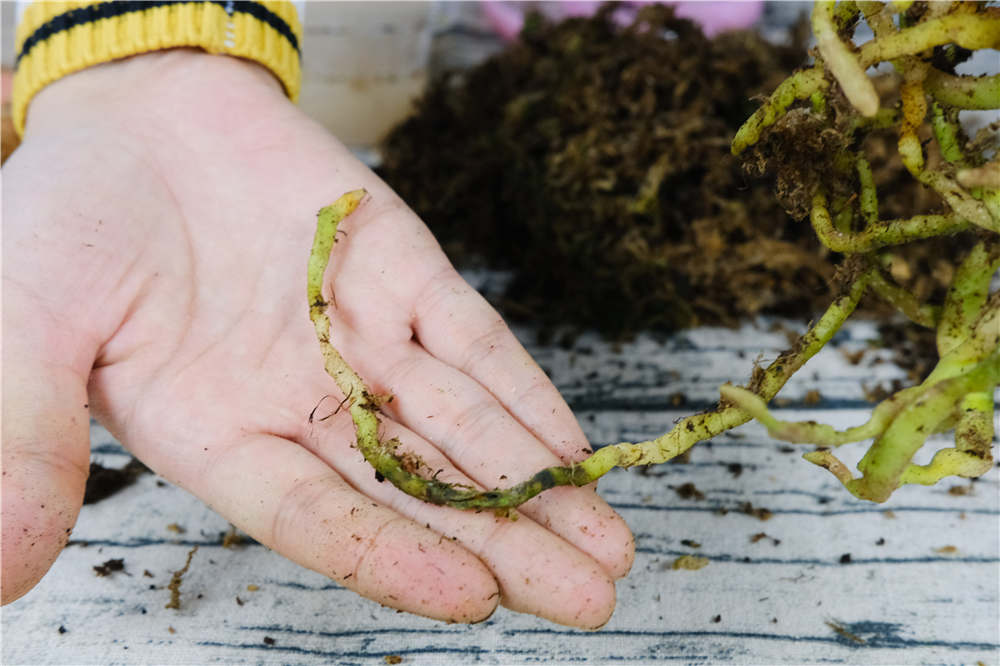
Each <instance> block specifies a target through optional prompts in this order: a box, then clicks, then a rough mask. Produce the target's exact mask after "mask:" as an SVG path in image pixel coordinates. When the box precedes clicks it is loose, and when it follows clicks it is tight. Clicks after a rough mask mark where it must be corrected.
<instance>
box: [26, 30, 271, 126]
mask: <svg viewBox="0 0 1000 666" xmlns="http://www.w3.org/2000/svg"><path fill="white" fill-rule="evenodd" d="M288 106H290V103H289V102H288V100H287V98H286V97H285V94H284V91H283V88H282V86H281V84H280V82H279V81H278V80H277V79H276V78H275V77H274V76H273V75H272V74H271V73H270V72H269V71H268V70H267V69H266V68H265V67H263V66H261V65H259V64H257V63H255V62H252V61H249V60H244V59H241V58H234V57H230V56H224V55H214V54H209V53H205V52H204V51H200V50H198V49H184V48H180V49H169V50H165V51H154V52H150V53H144V54H141V55H137V56H132V57H129V58H125V59H122V60H115V61H112V62H108V63H102V64H99V65H95V66H92V67H88V68H87V69H84V70H81V71H79V72H76V73H73V74H70V75H67V76H65V77H63V78H61V79H59V80H58V81H55V82H54V83H52V84H50V85H48V86H46V87H45V88H44V89H42V90H41V91H40V92H39V93H38V94H37V95H36V96H35V97H34V99H33V100H32V103H31V107H30V113H29V114H28V117H27V122H26V125H25V137H26V139H27V138H29V137H30V136H32V135H35V134H44V133H51V132H58V131H62V130H68V129H72V128H86V129H88V130H93V129H95V128H100V127H108V128H110V129H113V130H115V131H119V132H128V131H130V130H132V129H135V130H136V131H139V132H140V133H144V132H141V129H142V128H147V129H148V128H152V127H157V126H164V125H168V126H169V125H179V126H180V125H183V123H185V122H188V121H197V120H198V118H199V117H201V118H202V119H205V120H207V119H210V118H212V117H213V115H215V114H218V113H228V114H229V115H230V116H236V117H238V116H239V115H241V114H258V113H264V112H265V111H266V110H267V109H269V108H275V107H279V108H280V107H288Z"/></svg>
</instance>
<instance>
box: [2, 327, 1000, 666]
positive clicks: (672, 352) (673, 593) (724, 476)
mask: <svg viewBox="0 0 1000 666" xmlns="http://www.w3.org/2000/svg"><path fill="white" fill-rule="evenodd" d="M788 326H789V327H796V326H797V325H795V324H792V323H789V324H788ZM519 333H520V335H521V336H522V338H523V339H524V340H526V341H528V342H530V341H531V339H532V338H533V335H532V334H531V332H530V331H524V330H522V331H520V332H519ZM874 334H875V331H874V328H873V326H872V325H870V324H867V323H864V322H861V323H856V324H854V325H851V326H850V327H849V328H848V329H847V330H846V331H844V332H842V333H841V334H840V335H838V337H837V338H836V339H835V341H834V342H835V348H831V349H826V350H824V351H823V352H821V353H820V354H819V355H818V356H817V357H816V358H815V359H814V360H813V361H811V362H810V363H809V364H808V365H807V366H806V367H805V368H804V370H803V371H802V372H801V373H800V376H797V377H796V378H794V379H793V381H792V382H791V383H790V385H789V386H788V387H787V388H786V390H785V391H784V392H783V394H782V395H783V396H784V397H786V398H787V399H789V400H790V402H789V403H788V404H787V406H786V407H785V408H784V409H782V410H780V413H781V416H782V418H814V419H817V420H822V421H827V422H831V423H835V424H837V425H839V426H841V427H843V426H847V425H851V424H856V423H859V422H861V421H863V420H864V419H865V418H867V412H868V410H869V409H870V405H868V403H866V402H865V401H864V394H863V390H862V388H861V384H862V383H865V384H867V385H869V386H871V385H874V384H875V383H877V382H879V381H882V382H889V381H891V380H892V379H893V378H898V377H901V376H902V373H901V372H900V371H899V370H898V369H897V368H895V367H893V366H892V365H891V364H888V363H877V364H874V365H872V364H871V363H872V361H873V360H874V359H875V358H877V357H878V354H874V353H872V352H869V353H868V354H866V356H865V357H864V359H863V360H862V362H861V363H860V364H858V365H850V364H849V363H848V362H847V361H846V360H845V358H844V355H843V354H842V353H841V350H855V349H860V348H862V347H864V346H866V345H867V340H869V339H871V338H872V337H873V336H874ZM785 344H786V337H785V335H784V334H783V333H781V332H780V331H770V330H769V326H767V325H763V324H762V325H760V326H748V327H745V328H744V329H743V330H740V331H728V330H718V329H698V330H694V331H687V332H683V333H680V334H677V335H675V336H673V337H670V338H666V339H660V340H656V339H653V338H650V337H643V338H640V339H639V340H637V341H635V342H632V343H628V344H625V345H622V346H621V347H620V349H616V348H615V347H614V346H612V345H608V344H606V343H603V342H601V341H600V340H597V339H596V338H592V337H588V336H584V337H582V338H580V339H578V340H577V341H576V342H575V344H574V345H572V347H571V348H569V349H562V348H559V347H552V346H545V347H540V346H537V345H531V344H529V347H530V351H531V352H532V353H533V355H534V356H535V357H536V358H537V359H538V360H539V362H540V363H541V364H542V366H543V367H545V368H546V369H547V370H548V371H549V373H550V374H551V376H552V377H553V379H554V380H555V381H556V383H557V385H558V386H559V387H560V389H561V390H562V391H563V392H564V394H565V396H566V397H567V399H568V400H569V402H570V403H571V405H572V406H573V407H574V409H575V410H576V412H577V414H578V415H579V417H580V418H581V422H582V423H583V425H584V428H585V430H586V431H587V433H588V435H589V436H590V438H591V439H592V441H594V442H595V443H596V444H607V443H613V442H616V441H620V440H634V439H641V438H648V437H651V436H655V435H657V434H660V433H661V432H663V431H664V430H666V429H667V428H669V427H670V425H671V424H672V422H673V421H674V419H677V418H679V417H681V416H684V415H686V414H688V413H690V412H691V411H693V410H697V409H700V408H703V407H706V406H708V405H709V404H710V403H711V402H712V401H714V400H715V398H716V396H717V389H718V385H719V384H721V383H723V382H725V381H735V382H742V381H744V380H745V379H746V377H747V375H748V372H749V368H750V366H751V364H752V362H753V359H754V358H755V357H757V356H758V354H763V355H764V358H765V359H769V358H773V357H774V355H775V354H776V353H777V352H778V351H779V350H780V349H781V348H782V347H783V346H784V345H785ZM811 389H817V390H819V392H820V394H821V396H822V399H821V400H820V402H818V403H816V404H812V405H807V404H805V401H804V396H805V395H806V393H807V392H808V391H809V390H811ZM676 394H683V395H684V397H685V400H686V404H685V405H682V406H674V405H673V404H672V400H674V401H675V400H678V399H679V398H676V397H673V396H675V395H676ZM940 441H941V442H942V443H943V442H944V441H945V440H944V439H941V440H940ZM92 442H93V445H94V446H93V450H94V455H95V457H96V458H97V459H99V460H101V461H102V462H103V463H105V464H108V465H115V466H120V465H122V464H124V462H125V461H126V460H127V457H126V455H125V454H124V452H123V450H122V449H121V448H120V446H119V445H118V444H117V443H115V442H113V440H111V438H110V437H109V436H108V434H107V433H106V431H104V430H103V429H102V428H100V427H99V426H94V427H93V430H92ZM852 453H853V454H854V457H853V458H851V456H850V455H847V456H845V457H846V458H848V459H850V460H851V461H852V464H853V462H854V461H856V460H857V458H859V457H860V455H861V453H862V447H860V446H859V447H857V451H852ZM685 483H693V484H695V486H696V487H697V489H698V490H700V491H701V492H702V493H703V494H704V495H705V497H704V499H701V500H695V499H682V498H681V496H680V495H679V494H678V492H676V490H675V489H676V488H677V487H678V486H680V485H682V484H685ZM951 486H969V488H970V492H969V493H968V494H965V495H954V494H950V493H949V492H948V490H949V488H950V487H951ZM998 489H1000V480H998V473H997V469H996V468H994V469H993V470H992V471H991V472H990V473H989V474H987V475H986V476H985V477H984V478H982V479H980V480H979V481H977V482H975V483H972V484H969V483H967V482H964V481H962V480H958V479H955V480H946V481H944V482H943V483H942V484H940V485H939V486H936V487H933V488H910V487H908V488H903V489H902V490H900V491H898V492H897V493H896V494H895V495H894V496H893V498H892V499H891V500H890V501H889V502H888V503H886V504H885V505H875V504H871V503H867V502H861V501H859V500H855V499H853V498H852V497H851V496H850V495H849V494H848V493H847V492H846V491H845V490H844V489H843V488H841V487H840V486H839V484H837V483H836V482H835V481H834V479H833V478H832V477H831V476H829V475H828V474H827V473H826V472H825V471H823V470H821V469H818V468H816V467H814V466H812V465H810V464H808V463H806V462H805V461H803V460H801V458H800V455H799V452H798V451H797V450H794V451H793V450H791V449H790V447H788V446H786V445H784V444H782V443H779V442H775V441H773V440H770V439H769V438H768V437H767V435H766V433H765V432H764V431H763V429H761V428H760V427H759V426H757V425H755V424H748V425H747V426H744V427H742V428H740V429H738V430H737V431H735V432H734V433H730V434H726V435H723V436H721V437H719V438H717V439H716V440H714V441H712V442H708V443H702V444H699V445H697V446H696V447H695V448H694V450H693V452H692V455H691V459H690V462H689V463H687V464H667V465H663V466H659V467H656V468H651V469H649V470H646V471H645V473H643V472H640V471H637V470H633V471H615V472H613V473H612V474H610V475H609V476H608V477H607V478H606V479H605V480H604V481H603V482H602V483H601V485H600V492H601V494H602V495H603V496H604V497H605V498H607V499H608V500H609V501H610V502H611V503H612V505H613V506H615V507H616V508H617V510H618V511H620V512H621V513H622V515H623V516H624V517H625V519H626V520H627V522H628V524H629V525H630V526H631V528H632V529H633V531H634V532H635V534H636V537H637V544H638V555H637V558H636V563H635V567H634V568H633V571H632V573H631V574H630V575H629V576H628V577H627V578H626V579H624V580H623V581H621V582H619V584H618V598H619V601H618V610H617V611H616V612H615V615H614V617H613V618H612V620H611V622H610V623H609V624H608V625H607V626H606V627H605V628H604V629H603V630H601V631H598V632H595V633H587V632H582V631H575V630H570V629H566V628H563V627H558V626H556V625H552V624H549V623H547V622H544V621H542V620H539V619H537V618H533V617H528V616H520V615H515V614H512V613H509V612H507V611H504V610H500V611H498V612H497V613H496V614H495V615H494V616H493V617H492V618H491V619H490V620H488V621H487V622H484V623H482V624H479V625H475V626H461V625H446V624H441V623H437V622H433V621H429V620H425V619H422V618H416V617H411V616H407V615H403V614H397V613H396V612H395V611H392V610H389V609H386V608H382V607H380V606H378V605H377V604H375V603H372V602H369V601H366V600H363V599H361V598H359V597H357V596H356V595H354V594H353V593H351V592H349V591H347V590H345V589H344V588H341V587H340V586H339V585H337V584H336V583H334V582H332V581H330V580H328V579H325V578H323V577H322V576H320V575H319V574H316V573H313V572H310V571H307V570H305V569H302V568H301V567H298V566H296V565H294V564H292V563H290V562H288V561H287V560H285V559H283V558H282V557H280V556H279V555H277V554H275V553H273V552H271V551H269V550H268V549H266V548H264V547H262V546H259V545H256V544H250V545H247V546H244V547H242V548H237V549H231V550H230V549H224V548H222V547H221V545H220V535H221V534H222V533H223V532H225V531H226V530H227V529H228V524H227V523H226V521H225V520H223V519H222V518H221V517H219V516H218V515H216V514H215V513H213V512H212V511H211V510H210V509H208V508H207V507H206V506H205V505H204V504H202V503H201V502H200V501H198V500H197V499H195V498H193V497H192V496H190V495H189V494H187V493H186V492H184V491H183V490H180V489H178V488H176V487H173V486H170V485H166V484H163V482H162V481H159V482H158V479H157V478H156V477H154V476H144V477H142V478H141V479H140V480H139V482H138V483H137V484H136V485H135V486H133V487H131V488H129V489H126V490H125V491H123V492H121V493H120V494H118V495H116V496H114V497H112V498H110V499H107V500H105V501H103V502H100V503H98V504H95V505H90V506H87V507H84V509H83V511H82V513H81V515H80V520H79V523H78V525H77V527H76V529H75V530H74V532H73V545H72V546H71V547H69V548H67V549H66V551H65V552H64V553H63V554H62V555H61V556H60V558H59V560H58V561H57V562H56V564H55V566H54V567H53V569H52V571H51V572H50V573H49V575H48V576H46V577H45V579H44V580H43V581H42V583H41V584H40V585H39V586H38V588H36V589H35V590H34V591H33V592H31V593H30V594H29V595H27V596H26V597H25V598H23V599H21V600H20V601H18V602H16V603H14V604H12V605H10V606H8V607H5V608H4V609H3V618H2V619H3V653H2V656H3V663H5V664H14V663H100V664H110V663H150V662H155V663H219V662H222V663H237V662H238V663H306V664H311V663H337V664H382V663H385V661H384V658H385V656H387V655H400V656H401V657H403V659H404V661H403V663H407V664H409V663H413V664H450V663H454V664H469V663H482V664H525V663H535V662H547V663H586V664H591V663H592V664H607V663H622V662H625V663H637V664H654V663H668V662H683V663H768V664H784V663H796V664H805V663H809V664H813V663H827V662H835V663H852V664H854V663H886V664H890V663H891V664H910V663H975V662H977V661H982V662H983V663H986V664H991V663H992V664H995V663H997V661H998V655H1000V635H998V633H1000V629H998V627H1000V617H998V612H1000V603H998V587H1000V574H998V572H1000V527H998V525H1000V521H998V516H1000V499H998ZM746 502H749V503H751V504H752V506H753V507H757V508H765V509H767V510H769V511H770V512H771V513H772V514H773V515H772V517H771V518H770V519H769V520H767V521H761V520H758V519H757V518H755V517H753V516H750V515H747V514H746V513H744V512H743V511H742V508H743V505H744V504H745V503H746ZM170 523H177V524H179V525H181V526H183V527H184V528H185V530H186V531H185V532H184V533H183V534H177V533H174V532H171V531H168V530H167V528H166V526H167V525H168V524H170ZM760 533H764V535H765V536H760ZM195 544H197V545H199V546H200V550H199V551H198V553H197V555H196V556H195V558H194V561H193V563H192V566H191V570H190V572H189V573H188V575H187V576H186V577H185V579H184V584H183V587H182V603H183V605H182V609H181V610H180V611H174V610H168V609H165V608H164V607H163V606H164V604H165V603H166V602H167V600H168V598H169V593H168V592H167V591H166V590H165V589H164V586H165V585H166V583H167V582H168V581H169V578H170V572H172V571H174V570H176V569H178V568H180V567H181V566H182V565H183V563H184V559H185V556H186V553H187V552H188V550H189V549H190V547H191V546H192V545H195ZM694 544H698V547H694ZM685 554H694V555H699V556H702V557H706V558H708V560H709V564H708V566H706V567H704V568H703V569H700V570H698V571H684V570H673V569H672V568H671V566H670V565H671V564H672V562H673V561H674V560H675V559H676V558H677V557H679V556H681V555H685ZM111 558H123V559H124V561H125V573H124V574H123V573H118V574H114V575H112V576H111V577H104V578H101V577H97V576H95V575H94V574H93V570H92V567H93V566H94V565H97V564H100V563H101V562H103V561H105V560H107V559H111ZM144 571H148V572H149V573H151V574H152V576H153V577H152V578H150V577H148V576H146V575H144ZM248 585H256V586H258V587H259V589H257V590H256V591H248V589H247V586H248ZM237 597H238V598H239V601H240V602H242V603H238V602H237ZM60 627H62V628H63V629H64V630H65V633H60ZM171 630H173V631H171ZM265 637H267V638H268V639H271V640H272V641H273V644H267V643H265V640H264V639H265Z"/></svg>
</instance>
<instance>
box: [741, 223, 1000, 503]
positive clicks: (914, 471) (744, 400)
mask: <svg viewBox="0 0 1000 666" xmlns="http://www.w3.org/2000/svg"><path fill="white" fill-rule="evenodd" d="M998 266H1000V243H997V242H995V241H994V242H989V243H987V242H986V241H983V242H980V243H979V244H977V245H976V247H975V248H974V249H973V250H972V252H970V254H969V256H968V257H967V258H966V259H965V261H964V262H963V263H962V264H961V265H960V266H959V268H958V271H957V275H956V280H955V282H956V285H955V286H953V288H952V290H951V291H950V292H949V294H948V297H947V298H946V300H945V304H944V306H943V307H942V309H941V311H940V313H939V315H938V316H939V320H940V323H939V324H938V348H939V353H940V355H941V359H940V361H939V362H938V364H937V366H935V368H934V370H933V371H932V372H931V374H930V375H929V376H928V377H927V379H925V380H924V381H923V382H922V383H921V384H920V385H919V386H914V387H911V388H907V389H903V390H901V391H898V392H897V393H895V394H894V395H892V396H890V397H889V398H888V399H886V400H884V401H883V402H882V403H880V404H879V405H878V406H877V407H876V408H875V410H874V411H873V413H872V416H871V418H870V419H869V420H868V421H867V422H866V423H864V424H863V425H860V426H856V427H853V428H849V429H847V430H836V429H834V428H833V427H831V426H829V425H825V424H820V423H815V422H812V421H809V422H789V421H781V420H779V419H777V418H775V417H774V415H773V414H771V412H770V411H769V410H768V409H767V405H766V402H765V401H764V400H762V399H761V398H760V396H758V395H755V394H753V393H751V392H749V391H746V390H745V389H740V388H736V387H731V386H727V387H723V388H722V395H723V397H724V398H725V399H727V400H730V401H731V402H733V403H734V404H736V405H738V406H739V407H741V408H742V409H744V410H746V411H747V412H749V413H750V414H752V415H753V417H754V418H755V419H757V420H758V421H760V423H761V424H763V425H764V426H765V427H766V428H767V429H768V432H769V434H770V435H771V436H772V437H774V438H775V439H781V440H784V441H787V442H791V443H796V444H803V443H809V444H816V445H819V446H822V447H826V448H825V449H823V450H820V451H814V452H811V453H808V454H806V455H805V456H804V457H805V458H806V460H809V461H810V462H813V463H815V464H817V465H820V466H821V467H825V468H826V469H828V470H830V471H831V472H832V473H833V474H834V476H836V477H837V478H838V479H839V480H840V481H841V483H843V484H844V486H845V487H846V488H847V489H848V490H849V491H850V492H851V493H852V494H854V495H855V496H856V497H858V498H861V499H867V500H872V501H875V502H884V501H885V500H887V499H888V498H889V496H890V495H891V494H892V492H893V491H894V490H895V489H896V488H898V487H899V486H900V485H905V484H910V483H919V484H924V485H929V484H933V483H936V482H937V481H939V480H940V479H942V478H943V477H945V476H951V475H955V476H964V477H976V476H980V475H982V474H984V473H985V472H987V471H988V470H989V469H990V467H991V466H992V464H993V457H992V453H991V450H992V445H993V435H994V432H993V412H994V408H995V406H994V401H993V394H994V391H995V390H996V387H997V384H998V383H1000V293H997V294H994V295H993V296H992V297H989V298H987V296H986V294H987V288H988V286H989V280H990V278H991V277H992V275H993V273H994V272H995V270H996V269H997V267H998ZM952 427H954V429H955V446H954V447H953V448H947V449H942V450H940V451H938V452H937V453H936V454H935V456H934V458H933V459H932V460H931V462H930V464H928V465H915V464H912V462H911V461H912V459H913V457H914V455H915V454H916V453H917V451H918V450H920V448H921V447H923V445H924V444H925V443H926V440H927V438H928V437H929V436H930V435H932V434H934V433H937V432H942V431H944V430H948V429H951V428H952ZM866 439H874V442H873V443H872V445H871V447H870V448H869V449H868V452H867V453H866V454H865V456H864V458H862V460H861V462H860V463H859V464H858V469H859V471H861V473H862V474H861V477H860V478H855V477H854V476H853V475H852V474H851V473H850V471H849V470H848V469H847V467H846V465H844V464H843V463H841V462H840V461H839V460H838V459H837V458H836V457H835V456H834V455H833V453H831V452H830V451H829V450H828V449H830V448H835V447H838V446H842V445H844V444H849V443H852V442H859V441H862V440H866Z"/></svg>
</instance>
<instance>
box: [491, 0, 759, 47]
mask: <svg viewBox="0 0 1000 666" xmlns="http://www.w3.org/2000/svg"><path fill="white" fill-rule="evenodd" d="M601 4H603V3H601V2H503V1H501V0H484V1H483V3H482V5H483V13H484V14H485V15H486V18H487V19H488V20H489V22H490V25H491V26H492V27H493V29H494V30H495V31H496V32H497V34H498V35H500V36H501V37H503V38H504V39H506V40H508V41H510V40H514V39H517V36H518V34H519V33H520V32H521V28H522V27H523V26H524V14H525V12H528V11H531V10H539V11H541V12H542V13H543V14H545V15H546V16H548V17H549V18H550V19H552V20H554V21H561V20H563V19H567V18H570V17H573V16H590V15H591V14H593V13H594V12H595V11H597V8H598V7H600V6H601ZM619 4H620V9H619V10H618V11H616V12H615V20H616V21H618V22H619V23H621V24H628V23H631V22H632V20H633V19H634V18H635V13H636V10H637V9H638V8H639V7H640V6H642V5H648V4H652V3H651V2H649V1H648V0H647V1H643V0H640V1H636V2H622V3H619ZM663 4H665V5H674V7H676V9H677V16H679V17H681V18H686V19H691V20H692V21H694V22H695V23H698V24H699V25H701V29H702V31H703V32H704V33H705V34H706V35H707V36H709V37H714V36H715V35H717V34H719V33H720V32H725V31H726V30H738V29H740V28H749V27H750V26H751V25H753V24H754V22H755V21H757V19H759V18H760V15H761V14H762V13H763V11H764V2H763V0H745V1H744V2H683V1H681V2H670V1H667V2H664V3H663Z"/></svg>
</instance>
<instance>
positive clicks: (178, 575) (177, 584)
mask: <svg viewBox="0 0 1000 666" xmlns="http://www.w3.org/2000/svg"><path fill="white" fill-rule="evenodd" d="M197 552H198V546H195V547H194V548H192V549H191V550H190V551H189V552H188V554H187V560H185V562H184V566H183V568H181V569H178V570H177V571H175V572H174V573H173V576H171V578H170V582H169V583H167V589H168V590H170V601H168V602H167V604H166V605H165V606H164V608H173V609H175V610H180V607H181V582H182V581H183V579H184V574H186V573H187V572H188V569H189V568H190V567H191V558H192V557H194V554H195V553H197Z"/></svg>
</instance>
